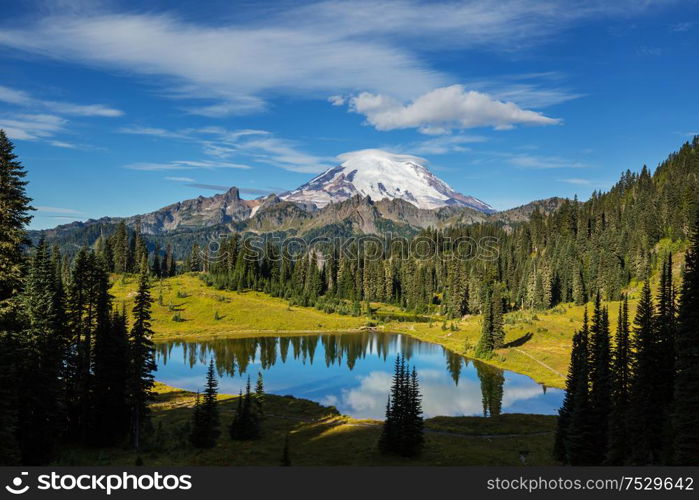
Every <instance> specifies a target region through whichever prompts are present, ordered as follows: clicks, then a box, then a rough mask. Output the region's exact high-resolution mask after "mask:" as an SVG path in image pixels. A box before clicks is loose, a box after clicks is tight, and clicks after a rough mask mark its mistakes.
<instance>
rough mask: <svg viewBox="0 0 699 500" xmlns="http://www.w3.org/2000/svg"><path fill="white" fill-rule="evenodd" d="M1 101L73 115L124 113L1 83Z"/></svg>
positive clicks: (104, 115)
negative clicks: (45, 96)
mask: <svg viewBox="0 0 699 500" xmlns="http://www.w3.org/2000/svg"><path fill="white" fill-rule="evenodd" d="M0 102H4V103H7V104H13V105H17V106H22V107H33V108H44V109H47V110H50V111H52V112H54V113H59V114H62V115H72V116H101V117H108V118H112V117H117V116H122V115H123V114H124V113H123V111H120V110H118V109H115V108H110V107H108V106H104V105H102V104H75V103H71V102H61V101H52V100H45V99H37V98H35V97H32V96H31V95H30V94H29V93H27V92H25V91H23V90H16V89H12V88H10V87H5V86H2V85H0Z"/></svg>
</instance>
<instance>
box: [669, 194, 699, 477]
mask: <svg viewBox="0 0 699 500" xmlns="http://www.w3.org/2000/svg"><path fill="white" fill-rule="evenodd" d="M676 366H677V372H676V378H675V398H674V414H673V423H674V433H675V439H674V463H676V464H677V465H696V464H697V463H699V425H697V415H699V207H696V215H695V219H694V224H693V227H692V236H691V244H690V247H689V250H687V253H686V255H685V266H684V275H683V280H682V292H681V295H680V305H679V325H678V329H677V364H676Z"/></svg>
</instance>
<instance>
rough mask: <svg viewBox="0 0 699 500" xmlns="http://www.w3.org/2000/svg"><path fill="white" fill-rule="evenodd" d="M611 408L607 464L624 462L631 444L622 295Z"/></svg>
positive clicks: (627, 339)
mask: <svg viewBox="0 0 699 500" xmlns="http://www.w3.org/2000/svg"><path fill="white" fill-rule="evenodd" d="M612 366H613V369H612V410H611V413H610V420H609V450H608V454H607V464H609V465H623V464H624V463H625V462H626V460H627V459H628V456H629V453H630V447H631V436H630V435H629V424H628V411H629V410H628V407H629V400H630V391H631V340H630V337H629V300H628V297H626V296H624V299H623V301H622V303H621V304H620V305H619V322H618V324H617V330H616V337H615V342H614V355H613V361H612Z"/></svg>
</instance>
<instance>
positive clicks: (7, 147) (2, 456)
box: [0, 129, 32, 465]
mask: <svg viewBox="0 0 699 500" xmlns="http://www.w3.org/2000/svg"><path fill="white" fill-rule="evenodd" d="M13 150H14V146H13V145H12V142H10V140H9V139H8V138H7V135H5V131H4V130H2V129H0V465H12V464H15V463H16V461H17V459H18V457H19V449H18V446H17V441H16V439H15V425H16V422H17V418H16V417H17V415H16V399H15V397H16V386H15V384H14V381H15V380H16V376H17V372H18V367H17V364H16V362H17V360H18V359H19V348H20V342H19V329H20V323H19V321H18V318H17V313H18V311H19V304H18V300H17V297H18V296H19V292H20V291H21V287H22V282H21V277H22V265H23V257H22V248H23V247H24V245H26V244H27V243H28V240H27V235H26V231H25V227H26V225H27V224H29V222H30V221H31V216H30V215H29V211H30V210H32V207H31V206H30V205H29V203H30V199H29V197H27V195H26V191H25V186H26V184H27V183H26V181H25V180H24V177H25V176H26V171H25V170H24V168H23V167H22V164H21V163H20V162H19V161H18V160H17V156H16V155H15V154H14V152H13Z"/></svg>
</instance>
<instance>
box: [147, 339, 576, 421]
mask: <svg viewBox="0 0 699 500" xmlns="http://www.w3.org/2000/svg"><path fill="white" fill-rule="evenodd" d="M156 350H157V363H158V371H157V373H156V378H157V379H158V380H159V381H161V382H164V383H166V384H169V385H172V386H174V387H180V388H183V389H187V390H191V391H196V390H200V389H201V388H202V385H203V383H204V377H205V374H206V368H207V365H208V363H209V360H210V359H211V358H212V357H213V359H214V363H215V365H216V368H217V370H218V374H219V378H220V380H219V387H220V389H219V390H220V392H221V393H227V394H237V393H238V392H239V391H240V390H241V389H243V388H244V385H245V382H246V381H247V377H248V375H249V376H250V377H251V378H252V379H253V383H254V380H255V378H256V377H257V372H258V371H261V372H262V374H263V377H264V381H265V389H266V391H267V392H270V393H272V394H280V395H285V394H290V395H293V396H296V397H299V398H305V399H310V400H313V401H317V402H319V403H322V404H325V405H333V406H336V407H337V409H338V410H339V411H340V412H341V413H343V414H346V415H351V416H353V417H357V418H376V419H382V418H383V416H384V412H385V407H386V398H387V397H388V392H389V387H390V385H391V377H392V374H393V362H394V360H395V357H396V354H397V353H399V352H400V353H402V354H403V355H404V356H405V357H406V359H408V361H409V362H410V364H411V365H414V366H415V367H416V368H417V371H418V375H419V378H420V388H421V391H422V395H423V409H424V413H425V416H426V417H434V416H437V415H449V416H455V415H485V416H488V415H498V414H500V413H542V414H554V413H556V412H557V410H558V408H559V407H560V405H561V401H562V398H563V392H562V391H560V390H558V389H550V388H549V389H547V388H546V387H544V386H541V385H539V384H537V383H536V382H534V381H533V380H532V379H531V378H529V377H527V376H524V375H520V374H517V373H513V372H508V371H503V370H500V369H497V368H493V367H491V366H489V365H485V364H483V363H480V362H478V361H473V360H467V359H465V358H462V357H461V356H458V355H456V354H454V353H452V352H451V351H448V350H446V349H444V348H443V347H441V346H439V345H436V344H430V343H427V342H422V341H419V340H415V339H414V338H412V337H409V336H405V335H400V334H391V333H378V332H365V333H347V334H342V335H334V334H327V335H304V336H292V337H258V338H248V339H236V338H225V339H217V340H210V341H197V342H182V341H177V342H163V343H158V344H156Z"/></svg>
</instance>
